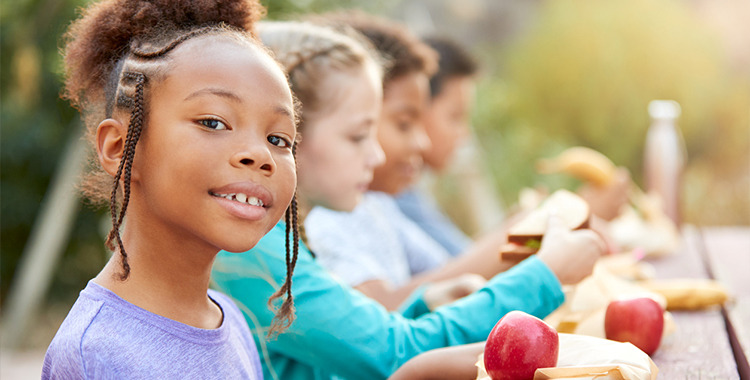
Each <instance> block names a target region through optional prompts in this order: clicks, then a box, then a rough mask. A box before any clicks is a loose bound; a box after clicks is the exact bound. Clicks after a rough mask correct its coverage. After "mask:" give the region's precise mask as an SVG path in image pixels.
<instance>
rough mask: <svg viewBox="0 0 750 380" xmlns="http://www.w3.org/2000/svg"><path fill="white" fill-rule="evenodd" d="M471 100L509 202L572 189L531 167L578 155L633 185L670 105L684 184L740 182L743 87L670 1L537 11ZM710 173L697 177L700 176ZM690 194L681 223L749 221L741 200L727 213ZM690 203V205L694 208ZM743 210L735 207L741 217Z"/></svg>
mask: <svg viewBox="0 0 750 380" xmlns="http://www.w3.org/2000/svg"><path fill="white" fill-rule="evenodd" d="M496 54H497V53H495V52H493V51H491V50H490V51H485V55H486V56H487V58H489V59H490V60H493V59H494V60H496V61H499V62H501V66H500V67H502V70H496V71H495V72H490V73H489V78H487V80H483V81H482V83H481V85H480V88H479V91H478V104H477V112H476V115H475V116H476V118H475V125H476V127H477V131H478V133H479V135H480V136H481V139H480V140H481V141H482V142H483V146H484V147H485V150H487V153H488V157H490V158H491V159H490V162H489V163H490V167H491V169H492V170H493V173H494V174H495V177H496V179H497V181H498V187H499V188H500V189H502V190H503V192H504V194H503V195H504V196H505V198H506V201H508V202H511V203H512V202H513V201H515V199H516V197H517V194H518V190H519V189H520V188H521V187H523V186H533V185H534V184H535V183H537V182H541V183H545V184H547V185H549V186H550V187H552V188H554V187H558V186H561V185H562V186H568V187H570V186H572V185H574V183H573V182H572V181H570V180H569V179H566V178H562V176H540V175H537V174H535V173H534V170H533V164H534V161H535V160H536V159H537V158H540V157H548V156H552V155H555V154H557V153H558V152H559V151H561V150H562V149H564V148H565V147H568V146H572V145H585V146H589V147H592V148H594V149H597V150H599V151H601V152H602V153H604V154H606V155H607V156H609V157H610V158H611V159H612V160H613V161H615V162H616V163H618V164H620V165H624V166H626V167H628V168H629V169H630V170H631V172H632V173H633V175H634V177H635V178H636V179H637V180H640V175H641V170H640V169H641V167H642V155H643V149H642V147H643V144H644V141H645V134H646V130H647V128H648V126H649V123H650V121H649V118H648V114H647V112H646V109H647V106H648V103H649V102H650V101H651V100H653V99H673V100H676V101H677V102H679V103H680V104H681V106H682V109H683V114H682V117H681V118H680V120H679V123H680V126H681V128H682V131H683V134H684V136H685V140H686V144H687V148H688V153H689V159H690V166H689V167H688V173H687V181H686V186H687V187H690V188H691V191H693V192H695V186H699V185H700V183H701V182H705V181H708V182H712V181H714V182H715V181H718V180H719V179H718V177H719V176H721V175H723V178H730V177H731V176H745V177H746V176H747V171H748V168H747V163H748V154H747V152H748V142H749V141H750V138H749V136H748V128H747V126H748V124H749V123H750V121H749V120H748V117H749V116H750V115H748V112H747V109H748V105H750V93H749V91H750V86H749V84H750V82H749V81H748V75H747V73H737V72H732V71H731V70H729V69H728V68H727V65H726V62H725V61H724V60H725V57H724V52H723V51H722V50H721V49H720V44H719V41H718V38H716V36H714V35H713V34H712V33H711V31H709V30H708V28H707V27H706V26H705V25H703V24H702V23H701V22H700V21H699V20H698V19H697V17H696V15H694V14H693V13H692V11H691V9H690V8H688V7H687V5H686V4H685V3H683V2H679V1H676V0H658V1H653V0H611V1H595V0H570V1H546V2H544V3H542V5H541V10H540V14H539V15H538V19H536V20H535V23H534V25H533V27H532V28H531V30H530V31H529V32H528V33H527V34H526V35H525V36H524V37H523V38H522V39H520V40H519V41H517V43H516V44H515V45H514V46H512V47H511V48H509V49H508V50H507V51H504V52H502V53H501V54H500V56H499V57H498V56H497V55H496ZM699 166H700V167H711V168H714V171H712V172H711V173H706V172H705V170H704V173H703V176H702V177H700V176H698V177H700V178H698V177H696V176H695V175H693V174H691V173H692V172H693V171H694V170H695V168H697V167H699ZM701 194H702V195H701V196H699V197H696V196H692V197H691V196H688V197H687V198H688V201H689V204H687V205H686V207H687V215H688V217H689V219H691V220H693V221H701V222H706V221H707V220H706V216H708V215H706V212H710V213H711V214H712V215H711V217H710V218H709V220H711V221H712V222H714V223H721V222H724V223H728V222H733V223H748V222H750V220H748V215H747V213H746V210H747V205H748V200H747V198H748V191H747V189H746V190H745V191H744V194H740V195H739V196H735V202H731V203H732V204H733V206H729V207H724V208H722V209H721V210H716V209H715V208H712V209H711V210H704V211H705V212H703V211H700V210H703V209H706V208H705V207H703V205H702V204H700V203H698V202H696V201H699V199H700V198H702V197H703V196H705V195H707V194H706V191H702V192H701ZM696 198H697V199H696ZM737 206H740V207H737Z"/></svg>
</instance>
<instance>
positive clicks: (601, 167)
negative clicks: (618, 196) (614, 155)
mask: <svg viewBox="0 0 750 380" xmlns="http://www.w3.org/2000/svg"><path fill="white" fill-rule="evenodd" d="M537 171H538V172H539V173H542V174H551V173H566V174H569V175H571V176H573V177H575V178H578V179H580V180H582V181H586V182H591V183H592V184H594V185H596V186H605V185H607V184H609V183H611V182H612V181H613V180H614V178H615V173H616V171H617V166H615V164H614V163H613V162H612V161H611V160H610V159H609V158H607V156H605V155H603V154H601V153H599V152H597V151H595V150H593V149H591V148H586V147H583V146H577V147H573V148H568V149H566V150H565V151H563V152H562V153H560V154H559V155H558V156H557V157H554V158H551V159H546V160H545V159H541V160H539V161H537Z"/></svg>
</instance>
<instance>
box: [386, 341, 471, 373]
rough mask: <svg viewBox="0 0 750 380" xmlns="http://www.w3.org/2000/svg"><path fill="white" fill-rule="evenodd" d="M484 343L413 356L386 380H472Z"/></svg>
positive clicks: (441, 349)
mask: <svg viewBox="0 0 750 380" xmlns="http://www.w3.org/2000/svg"><path fill="white" fill-rule="evenodd" d="M482 352H484V342H481V343H474V344H466V345H462V346H455V347H447V348H438V349H436V350H432V351H427V352H425V353H422V354H419V355H418V356H415V357H414V358H412V359H411V360H409V361H408V362H406V363H405V364H404V365H402V366H401V368H399V369H398V370H397V371H396V372H394V373H393V375H391V377H389V378H388V380H472V379H476V377H477V367H476V366H475V364H476V362H477V360H478V358H479V354H481V353H482Z"/></svg>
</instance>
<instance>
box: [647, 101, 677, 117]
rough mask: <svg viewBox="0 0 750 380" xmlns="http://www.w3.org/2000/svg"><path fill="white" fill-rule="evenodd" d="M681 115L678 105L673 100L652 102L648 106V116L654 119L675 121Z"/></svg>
mask: <svg viewBox="0 0 750 380" xmlns="http://www.w3.org/2000/svg"><path fill="white" fill-rule="evenodd" d="M681 113H682V108H680V103H677V102H675V101H674V100H652V101H651V103H649V104H648V114H649V115H650V116H651V117H652V118H654V119H676V118H677V117H679V116H680V114H681Z"/></svg>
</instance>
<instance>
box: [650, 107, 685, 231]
mask: <svg viewBox="0 0 750 380" xmlns="http://www.w3.org/2000/svg"><path fill="white" fill-rule="evenodd" d="M648 113H649V115H650V116H651V126H650V127H649V129H648V133H647V135H646V147H645V152H644V174H645V179H646V190H647V191H648V192H649V193H656V194H658V195H659V196H660V198H661V201H662V207H663V210H664V212H665V214H666V215H667V216H668V217H669V218H670V219H672V220H673V221H674V222H675V224H676V225H677V226H679V225H680V223H681V212H680V202H681V193H682V170H683V167H684V166H685V162H686V160H687V154H686V151H685V142H684V140H683V138H682V133H681V132H680V129H679V127H678V126H677V118H678V117H679V116H680V113H681V109H680V105H679V104H678V103H677V102H675V101H674V100H653V101H651V103H649V105H648Z"/></svg>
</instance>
